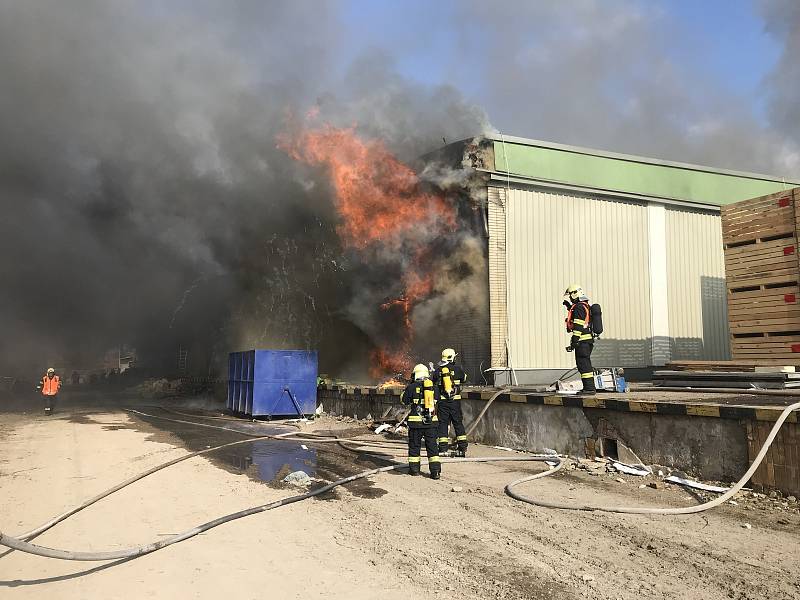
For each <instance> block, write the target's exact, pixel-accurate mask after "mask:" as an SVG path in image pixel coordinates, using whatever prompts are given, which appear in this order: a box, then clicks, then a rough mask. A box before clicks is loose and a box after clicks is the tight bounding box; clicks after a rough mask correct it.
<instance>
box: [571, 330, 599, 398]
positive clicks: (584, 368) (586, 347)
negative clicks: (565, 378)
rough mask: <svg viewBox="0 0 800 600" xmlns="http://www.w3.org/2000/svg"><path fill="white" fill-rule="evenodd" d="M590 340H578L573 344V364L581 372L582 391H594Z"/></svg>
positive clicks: (592, 346) (592, 347)
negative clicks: (576, 343)
mask: <svg viewBox="0 0 800 600" xmlns="http://www.w3.org/2000/svg"><path fill="white" fill-rule="evenodd" d="M592 350H594V344H593V343H592V342H578V345H577V346H575V366H576V367H577V368H578V373H580V374H581V383H583V391H584V392H594V391H595V387H594V369H593V368H592Z"/></svg>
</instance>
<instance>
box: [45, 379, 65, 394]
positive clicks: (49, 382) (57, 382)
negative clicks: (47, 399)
mask: <svg viewBox="0 0 800 600" xmlns="http://www.w3.org/2000/svg"><path fill="white" fill-rule="evenodd" d="M60 387H61V378H60V377H59V376H58V375H53V378H52V379H50V378H49V377H48V376H47V375H45V376H44V377H42V395H43V396H55V395H56V394H57V393H58V388H60Z"/></svg>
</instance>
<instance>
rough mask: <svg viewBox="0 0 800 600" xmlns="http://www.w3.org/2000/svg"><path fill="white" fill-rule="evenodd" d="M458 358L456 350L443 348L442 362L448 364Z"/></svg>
mask: <svg viewBox="0 0 800 600" xmlns="http://www.w3.org/2000/svg"><path fill="white" fill-rule="evenodd" d="M455 359H456V351H455V350H453V349H452V348H445V349H444V350H442V364H443V365H446V364H448V363H451V362H453V361H454V360H455Z"/></svg>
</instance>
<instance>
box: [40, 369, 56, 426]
mask: <svg viewBox="0 0 800 600" xmlns="http://www.w3.org/2000/svg"><path fill="white" fill-rule="evenodd" d="M36 389H37V390H41V392H42V397H43V399H44V412H45V414H50V413H51V412H52V411H53V408H54V407H55V404H56V399H57V398H58V390H60V389H61V378H60V377H59V376H58V375H56V370H55V369H54V368H52V367H50V368H49V369H47V374H46V375H45V376H44V377H42V380H41V381H40V382H39V385H38V386H36Z"/></svg>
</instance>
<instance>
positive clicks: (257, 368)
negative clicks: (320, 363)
mask: <svg viewBox="0 0 800 600" xmlns="http://www.w3.org/2000/svg"><path fill="white" fill-rule="evenodd" d="M317 373H318V370H317V353H316V352H312V351H307V350H247V351H245V352H231V353H230V354H229V355H228V403H227V406H228V409H229V410H231V411H232V412H235V413H241V414H244V415H250V416H254V417H277V416H282V417H285V416H300V415H301V414H302V415H310V414H313V412H314V410H315V409H316V407H317Z"/></svg>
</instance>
